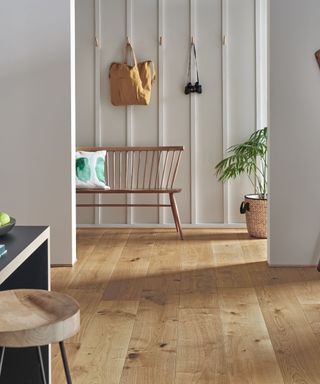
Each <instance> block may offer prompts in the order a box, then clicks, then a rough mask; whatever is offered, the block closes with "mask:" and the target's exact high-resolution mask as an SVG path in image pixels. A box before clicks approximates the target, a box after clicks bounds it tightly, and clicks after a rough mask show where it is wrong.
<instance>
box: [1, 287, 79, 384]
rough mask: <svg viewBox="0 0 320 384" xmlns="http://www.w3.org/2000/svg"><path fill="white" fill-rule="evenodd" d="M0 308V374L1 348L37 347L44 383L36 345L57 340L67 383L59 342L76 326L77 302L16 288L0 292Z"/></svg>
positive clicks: (67, 297) (66, 371)
mask: <svg viewBox="0 0 320 384" xmlns="http://www.w3.org/2000/svg"><path fill="white" fill-rule="evenodd" d="M0 308H1V311H0V347H2V350H1V354H0V376H1V370H2V365H3V360H4V353H5V348H7V347H14V348H23V347H37V351H38V358H39V362H40V369H41V377H42V381H43V384H46V383H47V381H46V375H45V371H44V365H43V359H42V354H41V348H40V346H41V345H47V344H51V343H56V342H58V343H59V346H60V352H61V356H62V361H63V366H64V370H65V374H66V379H67V383H68V384H71V376H70V371H69V366H68V361H67V356H66V352H65V348H64V344H63V341H64V340H65V339H67V338H69V337H71V336H73V335H75V334H76V333H77V332H78V330H79V328H80V309H79V304H78V303H77V302H76V301H75V300H74V299H73V298H72V297H70V296H67V295H64V294H62V293H58V292H50V291H44V290H36V289H17V290H10V291H3V292H0ZM0 381H1V379H0Z"/></svg>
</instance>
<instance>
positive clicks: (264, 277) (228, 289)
mask: <svg viewBox="0 0 320 384" xmlns="http://www.w3.org/2000/svg"><path fill="white" fill-rule="evenodd" d="M184 235H185V240H184V241H180V240H179V239H178V238H177V234H176V232H175V231H173V230H171V229H164V230H159V229H103V228H97V229H80V230H78V231H77V256H78V262H77V263H76V264H75V266H74V267H73V268H65V267H64V268H53V269H52V289H54V290H58V291H62V292H65V293H68V294H70V295H71V296H73V297H75V298H76V299H77V300H78V301H79V303H80V309H81V331H80V332H79V334H78V335H76V336H75V337H73V338H71V339H70V340H68V341H67V343H66V349H67V353H68V356H69V363H70V367H71V371H72V375H73V382H74V383H75V384H84V383H86V384H89V383H90V384H185V383H186V384H195V383H197V384H206V383H208V384H211V383H215V384H242V383H243V384H317V383H318V384H319V383H320V365H319V364H318V357H319V356H320V275H319V274H318V273H317V272H316V271H315V269H314V268H269V267H268V264H267V262H266V241H265V240H257V239H252V238H250V237H248V235H247V234H246V232H245V230H239V229H238V230H231V229H193V230H185V231H184ZM52 365H53V383H54V384H62V383H65V378H64V375H63V370H62V364H61V359H60V355H59V351H58V349H57V346H54V347H53V352H52Z"/></svg>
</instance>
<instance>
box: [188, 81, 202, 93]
mask: <svg viewBox="0 0 320 384" xmlns="http://www.w3.org/2000/svg"><path fill="white" fill-rule="evenodd" d="M192 92H196V93H202V85H201V84H199V82H198V81H197V82H196V83H194V85H193V84H191V83H188V84H187V85H186V86H185V87H184V93H185V94H186V95H189V94H190V93H192Z"/></svg>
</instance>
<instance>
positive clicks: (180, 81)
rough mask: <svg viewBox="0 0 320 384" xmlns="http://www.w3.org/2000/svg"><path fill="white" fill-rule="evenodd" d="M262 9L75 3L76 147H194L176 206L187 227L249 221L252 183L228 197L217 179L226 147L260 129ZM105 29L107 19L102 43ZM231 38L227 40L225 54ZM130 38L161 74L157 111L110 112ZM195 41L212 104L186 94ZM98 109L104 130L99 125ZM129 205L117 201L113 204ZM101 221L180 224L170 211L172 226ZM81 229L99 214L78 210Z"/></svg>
mask: <svg viewBox="0 0 320 384" xmlns="http://www.w3.org/2000/svg"><path fill="white" fill-rule="evenodd" d="M256 1H257V2H259V1H260V0H256ZM256 1H255V0H197V1H195V0H174V1H161V0H134V1H132V0H100V1H99V0H96V1H93V0H90V1H86V0H76V14H77V21H76V23H77V24H78V25H77V28H76V31H77V38H76V39H77V57H79V58H81V62H80V61H79V62H78V63H77V74H78V75H77V79H78V87H77V89H78V91H77V98H78V104H77V105H78V115H77V117H78V126H77V145H87V144H88V143H89V144H91V143H92V142H95V143H96V144H102V145H157V144H159V145H160V144H168V145H185V148H186V150H185V153H184V154H183V158H182V162H181V168H180V174H179V175H178V178H177V182H176V184H177V186H180V187H182V188H183V192H182V193H181V194H179V196H177V201H178V205H179V209H180V214H181V218H182V222H183V223H187V224H188V223H191V224H204V225H207V224H216V225H224V224H225V225H228V224H232V223H242V222H243V220H244V218H243V217H242V216H241V215H240V213H239V205H240V202H241V200H242V197H243V195H244V194H245V193H250V192H251V191H252V189H251V186H250V184H249V182H248V181H247V180H245V179H243V180H242V181H239V182H235V183H230V187H229V189H228V188H227V187H225V189H224V187H223V185H222V184H221V183H220V182H218V181H217V179H216V177H215V173H214V165H215V164H216V163H217V162H218V161H219V160H220V159H221V158H222V156H223V152H224V149H226V147H228V146H230V145H232V144H235V143H237V142H239V141H240V140H243V139H244V138H246V137H248V136H249V134H250V133H251V132H253V131H254V130H255V129H256V74H255V63H256V56H255V3H256ZM95 5H96V7H98V8H99V9H100V12H97V13H98V14H100V22H101V26H100V36H98V40H99V43H100V44H101V49H97V50H96V59H97V60H98V68H99V71H98V73H97V72H96V74H95V75H96V80H97V79H98V84H99V85H100V88H99V90H98V91H99V92H101V99H100V100H96V104H95V106H93V105H92V87H93V85H94V81H95V78H94V76H93V75H92V68H94V65H95V59H94V52H93V46H94V36H95V34H94V23H93V20H92V17H93V16H92V15H93V14H94V6H95ZM96 10H97V8H96ZM97 24H98V19H97V20H96V25H95V26H96V29H97V31H96V35H99V28H97ZM223 34H226V35H227V45H225V46H223V45H222V35H223ZM127 35H128V36H129V37H130V39H131V41H132V42H133V45H134V48H135V51H136V55H137V58H138V60H144V59H152V60H153V61H154V62H155V64H156V68H157V72H158V81H157V84H156V85H155V87H154V89H153V94H152V100H151V104H150V105H149V106H148V107H144V106H143V107H141V106H137V107H135V106H134V107H129V108H127V109H126V108H125V107H114V106H112V105H111V103H110V96H109V81H108V68H109V65H110V64H111V62H113V61H122V60H123V51H124V44H125V41H126V36H127ZM192 35H193V36H194V38H195V41H196V45H197V53H198V58H199V68H200V80H201V83H202V85H203V94H202V95H195V94H194V95H192V96H191V99H190V97H189V96H188V97H187V96H185V95H184V93H183V87H184V84H185V81H186V71H187V56H188V46H189V42H190V37H191V36H192ZM160 36H163V45H162V46H160V45H159V43H158V42H159V37H160ZM90 42H91V45H90ZM223 54H224V60H223V57H222V56H223ZM84 63H87V65H84ZM223 79H225V82H223ZM86 89H87V90H88V91H87V92H86V91H85V90H86ZM79 90H81V91H79ZM223 91H224V96H225V97H224V100H225V105H223ZM100 103H101V105H100ZM79 106H80V107H79ZM94 107H95V108H96V111H98V112H99V113H100V116H101V121H100V122H99V121H98V120H97V119H95V118H94V111H93V110H92V108H94ZM224 111H225V114H224ZM84 122H85V124H84ZM258 128H261V127H258ZM86 198H87V197H84V198H83V199H86ZM139 198H140V199H141V196H138V197H136V198H135V199H136V201H138V199H139ZM147 198H149V199H150V200H152V199H154V198H153V197H147ZM121 199H123V198H122V197H119V196H117V197H115V198H110V197H108V201H109V202H110V201H119V200H121ZM144 199H145V197H144ZM100 212H101V215H100V223H101V224H113V223H120V224H121V223H129V224H130V223H133V224H135V223H142V224H143V223H149V224H157V223H161V222H162V220H163V222H164V223H170V222H172V218H171V213H170V212H169V210H167V211H166V213H165V215H164V217H161V215H160V214H159V212H158V211H157V209H154V210H153V209H141V208H140V209H132V210H131V209H129V210H128V212H127V211H126V210H125V209H124V208H123V209H122V208H103V209H101V211H100ZM128 213H129V214H128ZM77 221H78V223H83V224H89V223H93V222H94V210H93V209H91V210H90V209H88V208H85V209H84V208H81V209H78V211H77ZM96 222H97V220H96Z"/></svg>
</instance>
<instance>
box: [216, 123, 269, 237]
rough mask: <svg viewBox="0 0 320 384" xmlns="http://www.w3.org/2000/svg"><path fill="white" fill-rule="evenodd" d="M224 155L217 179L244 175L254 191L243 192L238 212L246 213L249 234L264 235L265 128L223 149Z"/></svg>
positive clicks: (265, 182) (254, 235)
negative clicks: (224, 150) (225, 152)
mask: <svg viewBox="0 0 320 384" xmlns="http://www.w3.org/2000/svg"><path fill="white" fill-rule="evenodd" d="M227 154H228V156H227V157H226V158H225V159H223V160H221V161H220V162H219V163H218V164H217V165H216V166H215V169H216V173H217V176H218V178H219V180H220V181H222V182H225V181H227V180H230V179H235V178H237V177H238V176H240V175H243V174H246V175H247V176H248V177H249V180H250V182H251V183H252V185H253V187H254V190H255V193H254V194H249V195H245V197H244V201H243V202H242V203H241V206H240V212H241V213H245V214H246V222H247V228H248V233H249V235H250V236H253V237H259V238H266V237H267V193H268V190H267V187H268V183H267V167H268V164H267V128H263V129H259V130H258V131H255V132H254V133H253V134H252V135H251V136H250V137H249V139H248V140H246V141H245V142H243V143H240V144H236V145H233V146H231V147H230V148H228V149H227Z"/></svg>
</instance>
